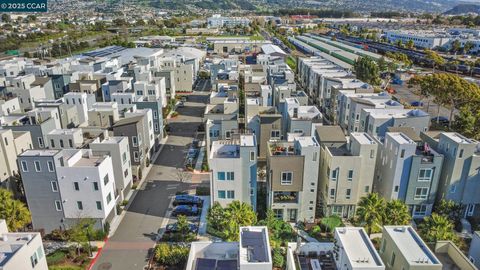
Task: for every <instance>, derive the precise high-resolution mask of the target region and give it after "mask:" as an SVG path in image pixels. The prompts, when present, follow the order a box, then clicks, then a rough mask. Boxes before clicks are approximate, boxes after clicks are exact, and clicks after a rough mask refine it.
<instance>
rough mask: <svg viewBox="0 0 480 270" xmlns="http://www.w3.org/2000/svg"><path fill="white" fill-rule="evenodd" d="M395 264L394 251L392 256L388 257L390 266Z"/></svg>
mask: <svg viewBox="0 0 480 270" xmlns="http://www.w3.org/2000/svg"><path fill="white" fill-rule="evenodd" d="M394 264H395V252H392V258H391V259H390V266H393V265H394Z"/></svg>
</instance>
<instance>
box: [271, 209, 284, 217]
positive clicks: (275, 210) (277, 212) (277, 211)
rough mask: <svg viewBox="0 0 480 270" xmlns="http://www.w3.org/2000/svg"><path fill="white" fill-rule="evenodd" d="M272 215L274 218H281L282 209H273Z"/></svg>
mask: <svg viewBox="0 0 480 270" xmlns="http://www.w3.org/2000/svg"><path fill="white" fill-rule="evenodd" d="M273 215H274V216H275V218H276V219H280V220H283V209H273Z"/></svg>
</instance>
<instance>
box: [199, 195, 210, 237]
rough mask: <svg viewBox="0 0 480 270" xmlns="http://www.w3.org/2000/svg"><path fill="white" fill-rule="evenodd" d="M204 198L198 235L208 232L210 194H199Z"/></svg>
mask: <svg viewBox="0 0 480 270" xmlns="http://www.w3.org/2000/svg"><path fill="white" fill-rule="evenodd" d="M199 197H200V198H202V199H203V206H202V213H201V214H200V222H199V224H198V235H200V236H203V235H205V234H206V233H207V214H208V209H209V208H210V196H199Z"/></svg>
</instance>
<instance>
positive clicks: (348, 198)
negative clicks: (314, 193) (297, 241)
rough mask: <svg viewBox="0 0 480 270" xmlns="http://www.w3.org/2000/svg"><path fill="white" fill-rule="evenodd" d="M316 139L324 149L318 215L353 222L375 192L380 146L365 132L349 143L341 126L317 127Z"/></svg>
mask: <svg viewBox="0 0 480 270" xmlns="http://www.w3.org/2000/svg"><path fill="white" fill-rule="evenodd" d="M315 136H316V138H317V140H318V142H319V143H320V146H321V149H320V160H321V162H320V166H319V173H318V182H319V185H318V207H317V214H319V215H325V216H328V215H338V216H340V217H344V218H350V217H352V216H354V214H355V211H356V207H357V204H358V202H359V200H360V198H361V197H363V196H365V195H367V194H368V193H370V192H371V191H372V185H373V178H374V174H375V160H376V157H377V148H378V144H377V143H376V142H375V140H374V139H373V138H372V137H371V136H369V135H368V134H367V133H364V132H354V133H351V134H350V136H349V137H348V140H347V138H346V137H345V135H344V133H343V131H342V129H341V128H340V127H339V126H317V127H316V130H315Z"/></svg>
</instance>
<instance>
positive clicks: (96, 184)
mask: <svg viewBox="0 0 480 270" xmlns="http://www.w3.org/2000/svg"><path fill="white" fill-rule="evenodd" d="M93 190H98V182H93Z"/></svg>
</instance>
